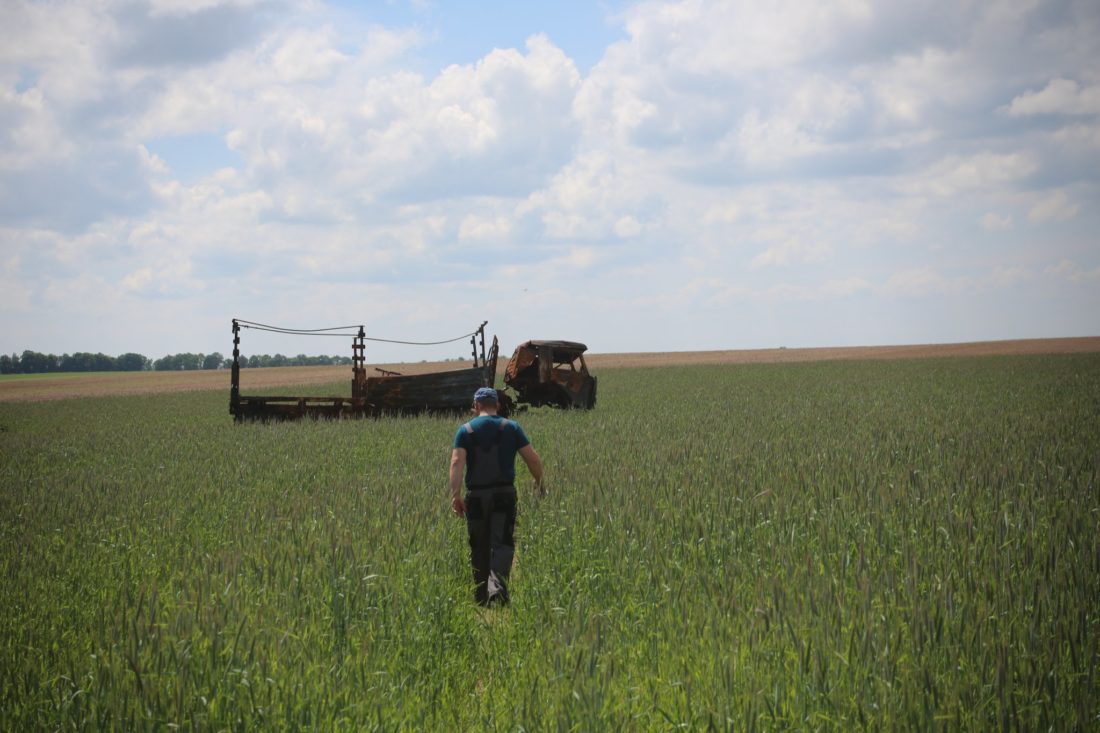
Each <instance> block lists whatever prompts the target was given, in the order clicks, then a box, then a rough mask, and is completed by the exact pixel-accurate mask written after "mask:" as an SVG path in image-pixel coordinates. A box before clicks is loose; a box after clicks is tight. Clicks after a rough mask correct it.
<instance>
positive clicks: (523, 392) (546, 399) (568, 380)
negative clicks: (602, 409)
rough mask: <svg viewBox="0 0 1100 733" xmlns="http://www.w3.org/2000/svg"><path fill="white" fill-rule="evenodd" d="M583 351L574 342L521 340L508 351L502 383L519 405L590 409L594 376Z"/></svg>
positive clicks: (583, 347)
mask: <svg viewBox="0 0 1100 733" xmlns="http://www.w3.org/2000/svg"><path fill="white" fill-rule="evenodd" d="M587 350H588V347H587V346H585V345H584V344H581V343H577V342H576V341H525V342H523V343H522V344H520V345H519V346H517V347H516V351H515V353H514V354H512V358H511V360H510V361H509V362H508V368H507V369H506V370H505V372H504V383H505V384H506V385H508V386H509V387H511V388H512V389H514V390H515V391H516V394H517V395H518V397H517V399H516V401H517V402H518V403H520V404H528V405H532V406H534V407H538V406H540V405H551V406H553V407H561V408H574V407H579V408H583V409H586V410H591V409H592V408H593V407H595V406H596V378H595V377H593V376H592V375H591V374H589V373H588V365H587V364H585V363H584V352H585V351H587Z"/></svg>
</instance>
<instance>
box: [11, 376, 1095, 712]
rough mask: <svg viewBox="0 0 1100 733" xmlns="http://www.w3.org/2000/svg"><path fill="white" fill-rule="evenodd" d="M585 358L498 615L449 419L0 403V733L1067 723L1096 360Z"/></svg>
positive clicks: (1087, 563)
mask: <svg viewBox="0 0 1100 733" xmlns="http://www.w3.org/2000/svg"><path fill="white" fill-rule="evenodd" d="M599 378H600V401H599V405H598V406H597V408H596V409H595V410H594V411H591V412H559V411H553V410H549V409H546V410H537V411H530V412H528V413H524V414H522V415H520V416H519V420H520V421H521V423H522V424H523V425H524V428H525V430H526V431H527V432H528V434H529V435H530V436H531V437H532V439H533V441H534V443H535V446H536V448H537V449H538V450H539V452H540V453H541V454H542V456H543V459H544V461H545V463H546V466H547V474H548V481H549V486H550V494H549V495H548V496H547V497H545V498H544V499H542V500H538V499H536V498H535V497H534V496H533V494H532V492H531V491H530V490H529V489H530V485H529V482H527V481H525V480H522V479H521V481H520V496H521V508H520V520H519V528H518V555H517V562H516V568H515V575H514V580H513V583H512V586H513V588H512V592H513V604H512V606H510V607H509V608H507V609H503V610H496V611H481V610H479V609H478V608H477V607H475V606H474V604H473V603H472V600H471V588H470V583H471V580H470V577H469V570H468V561H467V558H466V546H465V535H464V531H465V530H464V525H463V524H462V522H461V521H459V520H457V519H455V518H454V517H452V516H450V514H449V511H448V502H447V501H446V465H447V459H448V457H449V452H450V442H451V438H452V437H453V434H454V430H455V428H456V427H457V425H458V423H459V422H461V420H459V419H455V418H441V417H421V418H403V419H382V420H366V421H347V422H314V421H305V422H301V423H285V424H243V425H234V424H233V423H232V420H231V418H230V416H229V415H228V411H227V400H228V396H227V394H225V393H223V392H218V393H205V392H199V393H190V394H183V395H178V394H177V395H163V396H155V397H151V396H141V397H125V398H99V399H79V400H78V399H73V400H64V401H60V402H49V403H38V404H3V405H0V574H2V575H0V577H2V579H3V582H2V584H0V609H2V614H0V729H3V730H26V729H66V730H67V729H78V730H101V729H126V730H134V729H146V728H158V729H160V728H175V727H182V728H186V729H196V730H207V729H209V730H223V729H230V730H255V729H260V728H263V729H295V730H305V729H323V730H334V729H335V730H366V729H379V730H394V729H408V730H424V729H434V730H519V729H525V730H608V729H611V730H614V729H624V730H671V729H677V728H688V729H708V728H711V729H719V730H727V729H728V730H754V729H759V730H775V729H798V730H807V729H822V730H853V729H872V730H878V729H897V728H906V729H936V728H945V729H953V730H959V729H962V730H989V729H1003V730H1013V729H1022V730H1038V729H1043V730H1047V729H1054V730H1075V729H1077V730H1087V729H1097V728H1098V727H1100V694H1098V691H1100V678H1098V670H1097V665H1098V662H1100V356H1097V355H1079V356H1050V357H997V358H985V359H949V360H928V361H901V362H834V363H817V364H789V365H750V366H728V367H695V368H677V369H671V368H670V369H661V370H648V369H638V370H622V371H606V372H604V373H601V374H600V375H599ZM341 388H342V387H341V385H332V386H331V387H329V388H324V387H322V388H318V389H317V390H316V393H317V394H323V393H327V392H332V393H334V394H335V393H336V391H337V390H339V389H341ZM521 475H522V471H521Z"/></svg>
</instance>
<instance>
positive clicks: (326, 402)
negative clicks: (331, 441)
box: [229, 318, 499, 422]
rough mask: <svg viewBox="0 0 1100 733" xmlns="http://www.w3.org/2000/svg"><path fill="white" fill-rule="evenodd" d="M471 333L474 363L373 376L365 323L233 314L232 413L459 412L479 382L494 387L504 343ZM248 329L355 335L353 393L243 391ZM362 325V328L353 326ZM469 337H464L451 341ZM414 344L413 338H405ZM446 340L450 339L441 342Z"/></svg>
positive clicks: (248, 416) (253, 416) (243, 416)
mask: <svg viewBox="0 0 1100 733" xmlns="http://www.w3.org/2000/svg"><path fill="white" fill-rule="evenodd" d="M487 323H488V321H486V322H484V323H482V324H481V326H479V327H478V329H477V330H476V331H474V332H473V333H471V334H467V336H469V338H470V346H471V349H472V352H473V366H472V367H466V368H459V369H453V370H447V371H440V372H430V373H427V374H399V373H397V372H392V371H383V370H377V371H379V372H381V374H380V375H379V376H370V377H368V376H367V369H366V357H365V352H366V342H367V341H368V340H370V341H388V339H370V338H368V337H367V335H366V331H365V329H364V327H363V326H350V327H342V328H340V329H317V330H309V331H307V330H302V329H286V328H279V327H274V326H266V325H264V324H257V323H254V322H252V321H245V320H243V319H238V318H234V319H233V364H232V366H231V368H230V387H229V413H230V414H231V415H232V416H233V419H234V420H235V421H236V422H243V421H245V420H296V419H301V418H304V417H312V418H326V419H339V418H362V417H381V416H384V415H416V414H421V413H426V412H453V413H459V412H463V411H465V410H467V409H468V408H469V407H470V404H471V399H472V397H473V394H474V392H475V391H476V390H477V389H478V388H479V387H493V386H494V383H495V381H496V370H497V356H498V352H499V347H498V343H497V339H496V337H495V336H494V337H493V340H492V344H491V345H490V347H489V349H488V350H486V348H485V326H486V324H487ZM242 328H257V329H259V330H266V331H273V332H276V333H291V334H318V333H322V332H324V333H325V335H345V334H343V332H344V331H347V333H346V335H349V336H351V337H352V367H351V369H352V378H351V396H350V397H323V396H322V397H318V396H305V397H303V396H283V395H245V394H241V366H240V342H241V329H242ZM349 329H357V330H349ZM338 331H339V332H340V333H336V332H338ZM464 338H466V336H460V337H458V338H457V339H451V341H458V340H461V339H464ZM403 343H411V342H403ZM436 343H446V342H436Z"/></svg>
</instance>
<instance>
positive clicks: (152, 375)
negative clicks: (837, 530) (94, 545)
mask: <svg viewBox="0 0 1100 733" xmlns="http://www.w3.org/2000/svg"><path fill="white" fill-rule="evenodd" d="M1093 352H1100V337H1091V338H1066V339H1028V340H1018V341H983V342H974V343H964V344H917V345H911V346H853V347H841V348H818V349H785V348H778V349H745V350H734V351H681V352H665V353H631V354H600V353H593V354H589V355H586V356H585V358H586V360H587V362H588V366H589V368H590V369H592V370H593V371H598V370H599V369H623V368H644V367H671V366H699V365H707V364H711V365H719V364H772V363H789V362H809V361H836V360H866V359H871V360H879V359H920V358H935V357H953V356H997V355H1002V356H1003V355H1010V354H1017V355H1023V354H1072V353H1093ZM509 356H510V354H503V355H502V360H501V364H500V368H501V370H503V368H504V364H505V363H507V358H508V357H509ZM458 365H459V363H458V362H416V363H405V364H368V365H367V370H368V373H370V374H373V373H374V371H373V370H374V369H375V368H381V369H387V370H391V371H398V372H401V373H403V374H422V373H424V372H430V371H439V370H446V369H454V368H457V367H458ZM342 381H347V382H349V383H350V381H351V367H348V366H321V367H269V368H266V369H242V370H241V389H242V390H244V391H245V392H246V393H251V394H259V393H262V392H263V391H264V390H268V389H272V388H276V387H293V386H297V385H303V386H306V385H321V384H333V383H339V382H342ZM216 389H224V390H226V392H227V393H228V391H229V371H228V370H225V369H221V370H217V371H199V372H95V373H91V374H34V375H5V376H3V377H0V402H34V401H38V400H56V399H65V398H68V397H95V396H102V395H128V394H159V393H169V392H191V391H198V390H216Z"/></svg>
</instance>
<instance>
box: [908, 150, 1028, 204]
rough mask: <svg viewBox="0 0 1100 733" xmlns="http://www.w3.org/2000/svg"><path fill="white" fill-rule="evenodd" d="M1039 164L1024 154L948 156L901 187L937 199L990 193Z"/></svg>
mask: <svg viewBox="0 0 1100 733" xmlns="http://www.w3.org/2000/svg"><path fill="white" fill-rule="evenodd" d="M1037 168H1038V163H1036V162H1035V160H1034V159H1033V158H1032V156H1031V155H1029V154H1026V153H1006V154H998V153H988V152H986V153H978V154H976V155H969V156H958V155H949V156H947V157H945V158H943V159H941V160H940V161H938V162H937V163H935V164H934V165H932V166H930V167H929V168H927V169H926V170H925V171H923V172H922V173H921V174H920V176H919V177H916V178H914V179H912V180H909V181H905V182H903V183H902V184H901V188H902V190H904V191H907V192H911V193H916V194H930V195H934V196H940V197H948V196H956V195H958V194H960V193H962V192H965V191H974V190H981V191H989V190H990V189H993V188H999V187H1004V186H1007V185H1008V184H1012V183H1013V182H1015V181H1019V180H1021V179H1023V178H1026V177H1027V176H1029V175H1031V174H1032V173H1034V172H1035V171H1036V170H1037Z"/></svg>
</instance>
